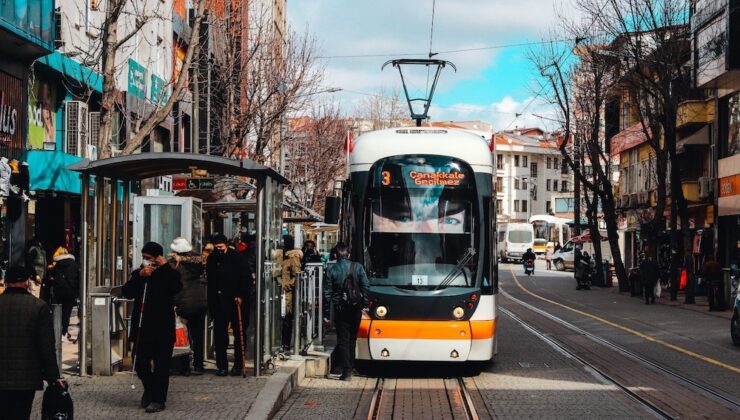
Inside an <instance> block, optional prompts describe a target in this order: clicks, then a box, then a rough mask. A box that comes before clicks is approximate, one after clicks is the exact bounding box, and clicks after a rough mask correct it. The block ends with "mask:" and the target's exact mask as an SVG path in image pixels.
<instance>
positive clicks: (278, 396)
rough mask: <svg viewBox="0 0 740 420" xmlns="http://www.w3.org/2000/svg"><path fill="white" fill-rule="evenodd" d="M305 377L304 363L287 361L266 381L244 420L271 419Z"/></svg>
mask: <svg viewBox="0 0 740 420" xmlns="http://www.w3.org/2000/svg"><path fill="white" fill-rule="evenodd" d="M305 377H306V363H305V362H304V361H293V360H288V361H286V362H285V364H284V365H283V366H280V367H279V368H278V370H277V372H275V373H274V374H273V375H272V376H270V378H269V379H268V380H267V383H266V384H265V386H264V388H262V390H261V391H260V392H259V394H257V398H256V399H255V401H254V404H252V406H251V407H250V408H249V411H248V412H247V415H246V416H245V417H244V419H245V420H267V419H270V418H272V416H273V415H275V413H277V411H278V410H279V409H280V407H281V406H282V405H283V403H284V402H285V401H286V400H287V399H288V397H290V394H291V393H292V392H293V389H295V388H296V387H297V386H298V384H300V383H301V381H302V380H303V378H305Z"/></svg>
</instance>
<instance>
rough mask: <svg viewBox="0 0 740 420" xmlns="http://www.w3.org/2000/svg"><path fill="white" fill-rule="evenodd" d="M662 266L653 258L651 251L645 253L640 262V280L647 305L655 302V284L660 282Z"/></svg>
mask: <svg viewBox="0 0 740 420" xmlns="http://www.w3.org/2000/svg"><path fill="white" fill-rule="evenodd" d="M659 275H660V268H659V267H658V264H657V263H656V262H655V258H653V254H652V253H651V252H646V253H645V258H644V259H643V260H642V262H641V263H640V282H641V284H642V290H643V292H642V293H643V296H645V305H649V304H651V303H655V285H657V284H658V276H659Z"/></svg>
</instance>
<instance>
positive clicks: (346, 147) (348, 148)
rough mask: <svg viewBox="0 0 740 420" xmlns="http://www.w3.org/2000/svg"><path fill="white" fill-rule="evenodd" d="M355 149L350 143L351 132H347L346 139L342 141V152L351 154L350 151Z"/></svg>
mask: <svg viewBox="0 0 740 420" xmlns="http://www.w3.org/2000/svg"><path fill="white" fill-rule="evenodd" d="M354 148H355V145H354V144H353V143H352V131H350V130H348V131H347V138H346V139H345V140H344V147H343V148H342V150H344V151H345V152H346V153H352V150H353V149H354Z"/></svg>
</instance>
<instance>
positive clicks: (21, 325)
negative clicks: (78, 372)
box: [0, 267, 64, 420]
mask: <svg viewBox="0 0 740 420" xmlns="http://www.w3.org/2000/svg"><path fill="white" fill-rule="evenodd" d="M29 281H30V277H29V275H28V272H27V271H26V270H25V269H24V268H21V267H11V268H9V269H8V271H7V272H6V274H5V283H6V287H7V289H6V290H5V293H3V294H2V295H0V418H2V419H8V420H16V419H24V420H25V419H28V418H30V416H31V407H32V406H33V398H34V395H35V393H36V391H37V390H41V389H43V388H44V383H43V381H44V380H45V381H46V382H47V383H49V384H51V383H52V382H55V381H56V382H59V383H60V384H63V383H64V380H63V379H61V376H60V375H59V367H58V366H57V358H56V353H55V351H54V349H55V346H54V327H53V323H52V315H51V309H49V307H48V306H47V305H46V304H45V303H44V301H42V300H40V299H37V298H36V297H34V296H33V295H31V294H30V293H29V292H28V286H29Z"/></svg>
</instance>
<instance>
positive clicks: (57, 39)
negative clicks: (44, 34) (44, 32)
mask: <svg viewBox="0 0 740 420" xmlns="http://www.w3.org/2000/svg"><path fill="white" fill-rule="evenodd" d="M62 19H64V17H63V16H62V8H61V7H57V8H56V9H54V48H55V49H57V50H58V49H60V48H62V47H64V41H63V40H62V26H64V25H63V24H62Z"/></svg>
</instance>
